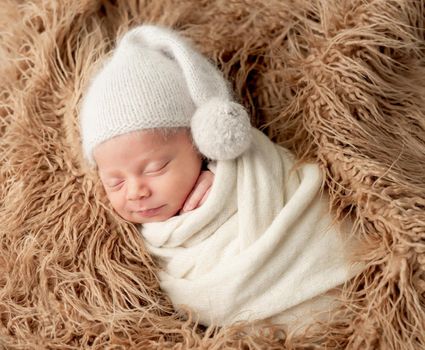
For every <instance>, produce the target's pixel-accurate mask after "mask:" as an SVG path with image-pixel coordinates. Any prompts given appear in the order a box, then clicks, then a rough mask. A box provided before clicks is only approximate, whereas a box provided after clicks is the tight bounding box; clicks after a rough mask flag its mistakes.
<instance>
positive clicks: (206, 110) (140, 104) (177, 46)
mask: <svg viewBox="0 0 425 350" xmlns="http://www.w3.org/2000/svg"><path fill="white" fill-rule="evenodd" d="M80 121H81V135H82V142H83V150H84V154H85V157H86V158H87V159H88V160H89V161H91V162H92V161H93V158H92V151H93V149H94V148H95V147H96V146H97V145H98V144H100V143H102V142H104V141H106V140H108V139H110V138H113V137H115V136H118V135H121V134H125V133H129V132H132V131H136V130H142V129H151V128H163V127H191V129H192V136H193V139H194V141H195V143H196V145H197V146H198V148H199V150H200V151H201V153H203V154H204V155H205V156H207V157H208V158H210V159H232V158H235V157H237V156H239V155H240V154H241V153H243V152H244V151H245V150H246V149H247V147H248V146H249V144H250V140H251V139H250V136H251V133H250V123H249V118H248V116H247V114H246V111H245V110H244V108H243V107H242V106H241V105H239V104H237V103H235V102H234V101H232V97H231V93H230V89H229V86H228V82H227V81H226V80H225V79H224V78H223V76H222V75H221V73H220V71H219V70H218V69H217V68H216V67H215V66H214V65H212V64H211V63H210V62H209V61H208V60H207V59H206V58H205V57H204V56H202V55H201V54H200V53H198V52H197V51H196V50H194V49H193V48H192V46H191V45H190V44H189V42H188V41H187V40H185V39H184V38H183V37H181V36H180V35H179V34H177V33H176V32H175V31H172V30H170V29H166V28H162V27H159V26H154V25H144V26H140V27H136V28H134V29H132V30H130V31H129V32H128V33H126V34H125V35H124V36H123V38H122V40H121V41H120V42H119V44H118V46H117V48H116V50H115V51H114V53H113V55H112V56H111V58H110V59H109V60H107V61H106V62H105V64H104V66H103V67H102V68H101V69H100V70H99V72H98V73H97V74H96V76H95V77H94V79H93V80H92V81H91V84H90V85H89V87H88V90H87V93H86V95H85V96H84V99H83V103H82V107H81V115H80Z"/></svg>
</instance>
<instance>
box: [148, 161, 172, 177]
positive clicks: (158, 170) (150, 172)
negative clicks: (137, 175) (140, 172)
mask: <svg viewBox="0 0 425 350" xmlns="http://www.w3.org/2000/svg"><path fill="white" fill-rule="evenodd" d="M169 163H170V162H169V161H168V162H166V163H165V164H164V165H163V166H161V168H159V169H156V170H152V171H147V172H145V174H148V175H149V174H155V173H158V172H160V171H161V170H163V169H164V168H165V167H166V166H167V165H168V164H169Z"/></svg>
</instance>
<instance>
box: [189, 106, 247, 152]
mask: <svg viewBox="0 0 425 350" xmlns="http://www.w3.org/2000/svg"><path fill="white" fill-rule="evenodd" d="M191 129H192V135H193V139H194V141H195V143H196V145H197V147H198V149H199V151H200V152H201V153H202V154H203V155H205V156H206V157H208V158H210V159H216V160H228V159H234V158H236V157H238V156H239V155H241V154H242V153H243V152H244V151H245V150H246V149H247V148H248V147H249V144H250V143H251V125H250V123H249V119H248V115H247V113H246V111H245V109H244V108H243V107H242V106H241V105H240V104H238V103H235V102H232V101H225V100H221V99H219V98H212V99H211V100H209V101H208V102H206V103H204V104H203V105H202V106H200V107H199V108H198V109H197V110H196V112H195V114H194V115H193V117H192V122H191Z"/></svg>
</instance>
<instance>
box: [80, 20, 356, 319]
mask: <svg viewBox="0 0 425 350" xmlns="http://www.w3.org/2000/svg"><path fill="white" fill-rule="evenodd" d="M81 135H82V144H83V151H84V156H85V158H86V159H87V161H88V162H89V163H90V164H91V165H92V166H96V167H97V170H98V173H99V176H100V178H101V181H102V183H103V185H104V188H105V191H106V194H107V197H108V199H109V201H110V202H111V204H112V207H113V208H114V209H115V211H116V212H117V213H118V214H119V215H120V216H121V217H122V218H124V219H125V220H128V221H130V222H132V223H135V224H140V225H139V228H140V233H141V235H142V237H143V238H144V241H145V245H146V247H147V249H148V250H149V252H150V253H151V254H152V255H153V256H155V257H156V258H157V259H158V261H159V264H160V271H159V275H158V277H159V279H160V285H161V288H162V289H163V290H164V291H165V292H166V293H167V294H168V295H169V297H170V299H171V301H172V302H173V305H174V306H175V308H177V309H178V308H180V307H182V306H183V305H185V306H189V307H190V308H191V309H192V310H193V311H194V312H195V315H196V317H197V318H198V320H199V322H200V323H202V324H205V325H209V324H217V325H225V324H230V323H233V322H235V321H238V320H256V319H271V320H273V321H274V322H285V323H292V324H296V322H297V321H300V322H301V323H302V322H306V320H309V319H310V317H314V316H315V315H316V314H317V313H320V312H322V313H324V314H326V313H329V310H331V308H332V307H333V305H334V301H335V300H336V298H335V296H337V295H338V293H339V290H338V287H340V286H341V285H342V284H343V283H344V282H345V281H347V280H348V279H349V278H351V277H352V276H353V275H354V274H355V272H356V271H354V270H353V269H351V267H350V264H349V262H348V259H347V258H346V247H349V245H350V241H349V240H348V239H346V235H345V233H346V231H349V225H348V227H345V228H344V227H336V226H335V225H333V224H332V218H331V216H330V215H329V212H328V202H327V198H326V195H325V194H324V193H322V191H321V188H322V183H323V181H322V177H321V173H320V171H319V168H318V166H317V165H313V164H303V165H301V166H299V167H298V168H296V169H295V168H294V164H295V160H294V158H293V155H292V154H291V153H290V152H289V151H288V150H286V149H284V148H282V147H280V146H278V145H276V144H273V143H272V142H271V141H270V140H269V139H268V138H267V137H266V136H265V135H264V134H262V133H261V132H260V131H258V130H256V129H254V128H252V127H251V125H250V122H249V118H248V115H247V113H246V111H245V109H244V108H243V107H242V106H241V105H240V104H238V103H236V102H235V101H234V100H233V98H232V94H231V91H230V89H229V84H228V83H227V82H226V81H225V79H224V78H223V77H222V75H221V74H220V72H219V71H218V69H217V68H216V67H214V66H213V65H212V64H211V63H210V62H209V61H208V60H207V59H206V58H205V57H204V56H202V55H201V54H199V53H198V52H197V51H196V50H194V49H193V48H192V47H191V45H190V43H188V42H187V41H186V40H184V38H182V37H181V36H180V35H179V34H177V33H176V32H174V31H172V30H169V29H166V28H162V27H158V26H152V25H145V26H141V27H137V28H134V29H132V30H131V31H129V32H128V33H126V34H125V35H124V37H123V38H122V39H121V41H120V42H119V44H118V46H117V48H116V49H115V51H114V53H113V55H112V56H111V58H110V59H108V60H107V61H106V62H105V63H104V65H103V66H102V67H101V69H100V70H99V71H98V72H97V74H96V75H95V77H94V78H93V80H92V81H91V83H90V86H89V88H88V91H87V93H86V94H85V96H84V99H83V103H82V108H81ZM203 160H208V164H207V166H208V170H207V169H205V168H203ZM211 171H212V172H211ZM213 173H214V174H213Z"/></svg>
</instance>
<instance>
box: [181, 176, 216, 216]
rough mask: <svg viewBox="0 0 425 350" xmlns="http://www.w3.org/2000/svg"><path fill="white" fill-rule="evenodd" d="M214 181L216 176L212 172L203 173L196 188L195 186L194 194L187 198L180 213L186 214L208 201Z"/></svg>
mask: <svg viewBox="0 0 425 350" xmlns="http://www.w3.org/2000/svg"><path fill="white" fill-rule="evenodd" d="M213 181H214V174H213V173H212V172H211V171H209V170H205V171H201V174H200V175H199V177H198V180H197V181H196V183H195V186H193V189H192V192H191V193H190V194H189V196H188V197H187V198H186V201H185V203H184V204H183V208H182V209H181V210H180V213H181V214H182V213H186V212H188V211H191V210H193V209H196V208H199V207H200V206H201V205H202V204H203V203H204V202H205V201H206V200H207V198H208V194H209V193H210V190H211V186H212V184H213Z"/></svg>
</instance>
